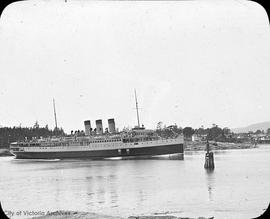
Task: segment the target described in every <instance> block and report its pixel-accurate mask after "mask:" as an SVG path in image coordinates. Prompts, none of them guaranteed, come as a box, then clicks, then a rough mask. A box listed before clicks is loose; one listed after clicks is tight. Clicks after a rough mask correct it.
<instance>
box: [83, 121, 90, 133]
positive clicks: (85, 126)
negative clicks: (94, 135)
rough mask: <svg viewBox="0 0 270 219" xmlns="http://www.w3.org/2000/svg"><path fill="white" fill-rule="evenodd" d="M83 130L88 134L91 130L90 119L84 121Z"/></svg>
mask: <svg viewBox="0 0 270 219" xmlns="http://www.w3.org/2000/svg"><path fill="white" fill-rule="evenodd" d="M84 130H85V134H86V135H90V134H91V133H90V130H91V122H90V120H86V121H84Z"/></svg>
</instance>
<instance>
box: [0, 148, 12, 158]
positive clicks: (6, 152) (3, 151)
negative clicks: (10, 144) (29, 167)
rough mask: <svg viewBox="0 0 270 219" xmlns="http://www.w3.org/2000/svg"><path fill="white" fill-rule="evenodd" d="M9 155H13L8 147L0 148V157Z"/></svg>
mask: <svg viewBox="0 0 270 219" xmlns="http://www.w3.org/2000/svg"><path fill="white" fill-rule="evenodd" d="M10 156H14V155H13V154H11V153H10V152H9V149H8V148H0V157H10Z"/></svg>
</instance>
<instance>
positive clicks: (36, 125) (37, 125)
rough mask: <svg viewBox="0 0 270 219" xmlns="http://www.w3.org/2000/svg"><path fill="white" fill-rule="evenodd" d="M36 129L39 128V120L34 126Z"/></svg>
mask: <svg viewBox="0 0 270 219" xmlns="http://www.w3.org/2000/svg"><path fill="white" fill-rule="evenodd" d="M33 128H34V129H38V128H39V124H38V121H36V122H35V124H34V126H33Z"/></svg>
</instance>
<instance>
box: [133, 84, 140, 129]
mask: <svg viewBox="0 0 270 219" xmlns="http://www.w3.org/2000/svg"><path fill="white" fill-rule="evenodd" d="M134 91H135V102H136V111H137V121H138V127H139V128H140V119H139V111H138V101H137V95H136V89H134Z"/></svg>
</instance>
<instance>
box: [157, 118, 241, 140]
mask: <svg viewBox="0 0 270 219" xmlns="http://www.w3.org/2000/svg"><path fill="white" fill-rule="evenodd" d="M156 132H157V133H158V134H159V135H160V136H161V137H166V138H168V137H173V136H176V135H177V134H183V135H184V137H185V138H186V139H188V138H192V136H193V135H194V134H195V135H196V136H197V137H199V138H200V139H202V140H209V141H219V142H239V141H240V140H239V139H237V138H236V135H235V134H234V133H233V132H231V130H230V129H229V128H227V127H225V128H221V127H219V126H218V125H216V124H213V125H212V127H211V128H204V127H203V126H202V127H200V128H198V129H194V128H192V127H185V128H182V127H178V126H177V125H176V124H175V125H170V126H166V125H163V123H162V122H159V123H158V124H157V128H156Z"/></svg>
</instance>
